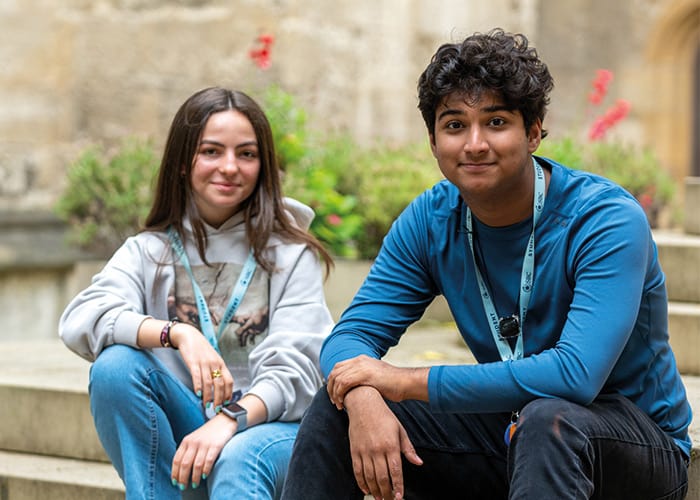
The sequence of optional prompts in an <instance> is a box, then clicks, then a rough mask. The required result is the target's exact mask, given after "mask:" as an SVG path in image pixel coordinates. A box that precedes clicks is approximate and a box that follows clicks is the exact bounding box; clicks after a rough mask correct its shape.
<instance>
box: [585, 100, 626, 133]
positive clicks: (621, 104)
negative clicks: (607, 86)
mask: <svg viewBox="0 0 700 500" xmlns="http://www.w3.org/2000/svg"><path fill="white" fill-rule="evenodd" d="M630 108H631V105H630V103H629V102H628V101H625V100H624V99H618V100H617V101H616V102H615V104H614V105H613V106H611V107H610V108H608V110H607V111H606V112H605V114H603V115H602V116H599V117H598V118H596V120H595V121H594V122H593V125H591V128H590V129H588V138H589V139H590V140H591V141H598V140H600V139H602V138H603V137H605V134H606V133H607V132H608V130H609V129H610V128H612V127H613V126H614V125H615V124H616V123H618V122H619V121H620V120H622V119H623V118H624V117H625V116H627V114H628V113H629V111H630Z"/></svg>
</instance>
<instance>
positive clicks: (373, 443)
mask: <svg viewBox="0 0 700 500" xmlns="http://www.w3.org/2000/svg"><path fill="white" fill-rule="evenodd" d="M346 403H347V404H346V408H347V413H348V418H349V421H350V425H349V429H348V434H349V438H350V453H351V455H352V468H353V472H354V474H355V480H356V481H357V484H358V486H359V487H360V489H361V490H362V491H363V492H364V494H365V495H368V494H371V495H372V496H374V498H375V499H385V500H388V499H401V498H403V493H404V489H403V469H402V467H401V454H402V453H403V455H404V456H405V457H406V460H408V461H409V462H411V463H412V464H415V465H421V464H422V463H423V461H422V460H421V458H420V457H419V456H418V455H417V454H416V450H415V449H414V448H413V444H411V441H410V440H409V438H408V435H407V434H406V430H405V429H404V428H403V426H402V425H401V423H400V422H399V420H398V419H397V418H396V416H395V415H394V414H393V413H392V411H391V410H390V409H389V407H388V406H387V405H386V403H385V402H384V400H383V399H382V397H381V394H379V392H377V390H375V389H373V388H371V387H357V388H356V389H354V390H353V391H351V392H350V393H348V394H347V398H346Z"/></svg>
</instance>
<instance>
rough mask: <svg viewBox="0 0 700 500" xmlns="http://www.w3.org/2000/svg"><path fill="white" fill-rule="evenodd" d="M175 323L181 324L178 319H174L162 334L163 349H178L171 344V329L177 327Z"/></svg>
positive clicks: (164, 328) (167, 324)
mask: <svg viewBox="0 0 700 500" xmlns="http://www.w3.org/2000/svg"><path fill="white" fill-rule="evenodd" d="M175 323H179V320H178V319H177V318H173V319H171V320H170V321H168V322H167V323H166V325H165V326H164V327H163V330H161V332H160V345H162V346H163V347H172V348H173V349H177V347H175V346H174V345H173V343H172V342H170V329H171V328H172V327H173V325H175Z"/></svg>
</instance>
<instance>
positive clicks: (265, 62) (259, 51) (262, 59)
mask: <svg viewBox="0 0 700 500" xmlns="http://www.w3.org/2000/svg"><path fill="white" fill-rule="evenodd" d="M257 41H258V43H260V47H258V48H254V49H251V51H250V52H249V53H248V54H249V55H250V58H251V59H252V60H253V62H255V64H256V65H257V66H258V68H260V69H267V68H269V67H270V66H271V65H272V61H271V59H270V50H271V48H272V45H273V44H274V43H275V37H274V36H273V35H269V34H264V35H260V36H259V37H258V38H257Z"/></svg>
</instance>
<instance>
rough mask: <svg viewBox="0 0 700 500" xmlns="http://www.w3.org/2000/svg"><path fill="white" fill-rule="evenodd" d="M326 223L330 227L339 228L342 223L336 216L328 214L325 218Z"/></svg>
mask: <svg viewBox="0 0 700 500" xmlns="http://www.w3.org/2000/svg"><path fill="white" fill-rule="evenodd" d="M326 222H328V224H330V225H331V226H340V224H342V223H343V219H342V218H341V217H340V216H339V215H338V214H330V215H327V216H326Z"/></svg>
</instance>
